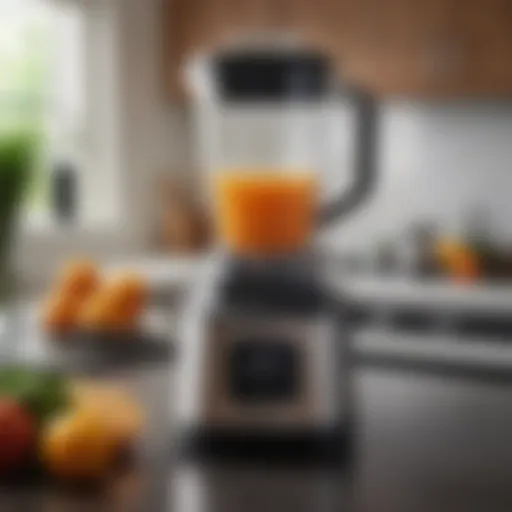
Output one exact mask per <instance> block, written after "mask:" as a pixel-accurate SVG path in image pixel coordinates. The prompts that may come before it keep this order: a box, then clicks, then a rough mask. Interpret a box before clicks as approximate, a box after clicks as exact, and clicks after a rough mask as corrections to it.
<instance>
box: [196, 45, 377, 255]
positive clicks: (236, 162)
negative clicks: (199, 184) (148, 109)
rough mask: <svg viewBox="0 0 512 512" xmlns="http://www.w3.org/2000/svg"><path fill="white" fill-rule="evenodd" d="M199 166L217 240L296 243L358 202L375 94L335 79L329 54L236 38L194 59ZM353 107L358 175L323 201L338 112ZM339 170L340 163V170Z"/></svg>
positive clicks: (291, 247) (295, 247) (279, 246)
mask: <svg viewBox="0 0 512 512" xmlns="http://www.w3.org/2000/svg"><path fill="white" fill-rule="evenodd" d="M188 78H189V84H190V86H191V88H192V92H193V97H194V99H195V109H196V110H195V114H196V121H197V124H196V128H197V130H199V134H198V135H199V136H198V138H197V140H198V141H199V149H200V155H201V157H202V160H203V161H202V166H203V168H205V169H206V170H208V171H209V172H208V174H207V176H208V180H207V182H208V186H209V192H210V194H211V197H212V199H213V204H214V212H215V219H216V222H217V228H218V233H219V235H220V236H219V238H220V241H221V242H223V243H224V244H225V246H227V248H228V250H229V251H230V252H232V253H234V254H236V255H241V256H247V255H251V256H277V255H288V254H293V253H295V252H297V251H300V250H301V249H303V248H304V247H306V246H307V244H308V242H309V241H310V240H311V238H312V235H313V233H314V231H315V229H316V228H317V227H318V226H325V225H328V224H331V223H333V222H334V221H336V220H337V219H339V218H340V217H341V216H343V215H345V214H347V213H348V212H350V211H351V210H352V209H353V208H354V207H355V206H356V205H359V204H361V203H362V201H363V199H365V198H366V197H367V196H368V194H369V192H370V191H371V190H372V188H373V184H374V176H375V172H374V171H375V145H376V129H375V124H376V123H375V120H376V115H375V110H376V109H375V103H374V100H373V98H372V96H371V95H370V94H368V93H365V92H364V91H362V90H359V89H355V88H353V87H349V86H347V85H345V84H342V83H339V81H338V80H337V79H336V77H335V75H334V73H333V69H332V67H331V65H330V61H329V59H328V58H327V57H326V56H325V55H322V54H320V53H316V52H312V51H308V50H305V49H303V48H298V47H289V46H287V47H285V46H277V47H275V46H269V45H266V46H262V45H259V46H255V45H252V46H243V45H241V46H237V47H231V48H227V49H223V50H220V51H218V52H216V53H214V54H212V55H209V56H203V57H199V58H196V59H194V60H193V61H191V64H190V66H189V68H188ZM342 101H344V102H346V103H347V104H349V105H350V106H351V107H352V108H353V111H354V128H353V135H354V145H355V153H354V161H355V169H354V175H353V180H352V183H351V184H350V186H349V187H348V189H347V190H345V191H344V192H343V194H341V195H340V196H339V197H336V198H335V199H331V200H330V201H327V202H322V201H321V199H320V197H319V196H320V180H321V172H322V171H331V172H332V169H328V167H329V161H328V160H329V155H330V154H331V149H332V145H333V144H334V143H335V142H336V141H335V135H336V132H335V131H334V128H335V124H334V123H335V118H334V115H333V114H334V112H335V111H336V107H337V106H338V104H339V103H340V102H342ZM340 171H341V170H340Z"/></svg>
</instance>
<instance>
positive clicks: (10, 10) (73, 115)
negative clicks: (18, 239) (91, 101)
mask: <svg viewBox="0 0 512 512" xmlns="http://www.w3.org/2000/svg"><path fill="white" fill-rule="evenodd" d="M82 22H83V19H82V16H81V10H80V9H78V8H76V7H74V8H73V7H72V6H69V5H65V6H63V5H59V6H58V8H57V6H56V5H55V4H52V3H50V2H48V0H0V69H1V70H2V72H1V73H0V129H2V130H9V129H13V128H14V129H16V128H19V127H22V128H25V127H26V128H29V129H31V130H32V129H33V130H37V131H38V132H40V133H42V134H43V147H42V148H41V149H42V151H41V154H40V155H39V158H38V162H37V167H36V170H35V172H36V177H35V180H34V184H33V187H32V190H31V192H30V194H29V197H28V204H27V209H28V211H29V213H30V215H31V217H33V218H39V217H41V216H43V215H45V214H46V213H48V211H49V210H50V207H51V204H50V194H49V185H50V177H51V171H52V168H53V167H54V165H55V163H56V162H57V160H58V159H60V158H66V159H69V160H72V161H73V164H74V166H75V167H76V170H77V172H79V170H80V169H79V167H80V162H79V160H80V152H81V149H82V148H81V140H80V138H81V134H83V122H84V106H85V105H84V99H85V94H84V84H85V80H84V47H83V23H82Z"/></svg>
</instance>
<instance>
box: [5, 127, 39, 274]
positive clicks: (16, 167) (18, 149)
mask: <svg viewBox="0 0 512 512" xmlns="http://www.w3.org/2000/svg"><path fill="white" fill-rule="evenodd" d="M37 141H38V137H37V136H36V135H35V134H33V133H30V132H19V133H1V134H0V258H1V260H0V264H2V265H3V264H5V256H6V251H7V250H8V247H9V243H10V239H11V235H12V229H13V226H14V222H15V220H16V216H17V213H18V212H19V210H20V205H21V203H22V200H23V197H24V194H25V192H26V190H27V188H28V185H29V183H30V179H31V176H32V174H33V169H34V161H35V158H36V155H37V147H38V144H37Z"/></svg>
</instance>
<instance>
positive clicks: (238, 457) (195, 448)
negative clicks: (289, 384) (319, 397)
mask: <svg viewBox="0 0 512 512" xmlns="http://www.w3.org/2000/svg"><path fill="white" fill-rule="evenodd" d="M353 444H354V443H353V432H352V428H349V427H347V426H346V425H345V426H343V427H337V428H334V427H333V428H329V429H323V430H293V431H280V432H279V433H276V432H262V431H261V430H246V429H244V430H230V431H229V432H228V431H226V430H220V429H211V428H209V429H206V428H201V429H196V430H194V431H187V432H185V433H183V434H182V435H181V437H180V439H179V442H178V454H179V456H180V457H183V458H185V459H193V460H198V461H202V460H204V461H206V460H217V461H233V462H241V461H250V462H264V463H265V464H267V463H285V464H287V463H290V464H294V465H295V464H303V463H306V464H310V463H312V464H321V465H323V464H327V465H345V464H346V463H347V462H349V461H350V459H351V455H352V451H353Z"/></svg>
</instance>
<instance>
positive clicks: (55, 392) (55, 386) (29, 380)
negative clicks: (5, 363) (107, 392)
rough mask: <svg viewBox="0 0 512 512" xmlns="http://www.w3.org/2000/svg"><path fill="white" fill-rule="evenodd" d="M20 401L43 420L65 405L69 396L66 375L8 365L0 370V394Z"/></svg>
mask: <svg viewBox="0 0 512 512" xmlns="http://www.w3.org/2000/svg"><path fill="white" fill-rule="evenodd" d="M2 396H3V397H6V396H7V397H9V398H14V399H15V400H18V401H19V402H21V403H23V404H24V405H25V406H26V407H27V408H28V409H29V410H30V411H31V412H32V413H33V414H34V415H35V416H36V418H37V419H38V420H39V421H41V422H44V421H46V420H47V419H48V418H49V417H51V416H53V415H55V414H57V413H58V412H60V411H61V410H62V409H63V408H65V407H66V406H67V405H68V403H69V400H70V391H69V383H68V379H66V377H64V376H63V375H60V374H57V373H54V372H43V371H38V370H29V369H18V368H11V369H7V370H3V371H0V397H2Z"/></svg>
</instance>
